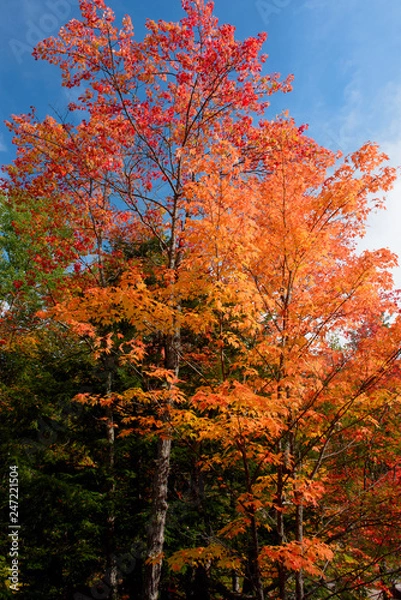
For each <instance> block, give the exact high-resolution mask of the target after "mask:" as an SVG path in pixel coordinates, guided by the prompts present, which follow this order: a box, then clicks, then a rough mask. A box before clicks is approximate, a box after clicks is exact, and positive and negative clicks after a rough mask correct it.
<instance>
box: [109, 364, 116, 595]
mask: <svg viewBox="0 0 401 600" xmlns="http://www.w3.org/2000/svg"><path fill="white" fill-rule="evenodd" d="M111 391H112V371H111V368H110V370H109V371H108V373H107V390H106V392H107V394H110V393H111ZM107 442H108V473H107V478H108V490H107V496H108V512H107V557H106V560H107V584H108V586H109V587H110V593H109V598H110V600H118V598H119V594H118V568H117V562H116V556H115V550H116V548H115V520H116V516H115V493H116V482H115V477H114V461H115V447H114V446H115V434H114V416H113V409H112V408H111V407H109V408H108V409H107Z"/></svg>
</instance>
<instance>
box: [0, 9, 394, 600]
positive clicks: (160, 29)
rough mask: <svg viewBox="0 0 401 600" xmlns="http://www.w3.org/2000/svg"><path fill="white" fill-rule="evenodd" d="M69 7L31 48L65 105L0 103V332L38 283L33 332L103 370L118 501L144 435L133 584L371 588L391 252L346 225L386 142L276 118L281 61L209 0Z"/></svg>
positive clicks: (98, 400)
mask: <svg viewBox="0 0 401 600" xmlns="http://www.w3.org/2000/svg"><path fill="white" fill-rule="evenodd" d="M80 6H81V13H82V17H81V19H80V20H72V21H70V22H69V23H68V24H66V25H65V26H64V27H63V28H62V29H61V31H60V33H59V35H58V37H57V38H49V39H47V40H44V41H43V42H41V43H39V44H38V46H37V47H36V49H35V57H36V58H38V59H44V60H47V61H49V62H50V63H52V64H54V65H56V66H58V67H59V68H60V70H61V73H62V82H63V85H64V86H66V87H68V88H77V89H78V91H79V97H78V99H77V100H76V101H75V102H73V103H71V104H70V106H69V111H70V116H71V119H70V120H66V121H65V122H64V121H62V120H60V119H58V118H57V119H56V118H54V117H50V116H47V117H46V118H45V119H43V120H40V119H39V118H37V116H36V115H35V112H34V111H32V112H31V113H29V114H27V115H20V116H13V118H12V120H11V121H10V122H9V127H10V129H11V130H12V131H13V133H14V136H15V137H14V142H15V144H16V146H17V157H16V159H15V161H14V163H13V164H12V165H10V166H8V167H7V168H6V177H5V179H4V183H3V186H4V191H5V194H6V200H5V207H6V210H8V211H9V214H11V213H12V215H13V220H12V231H13V235H16V236H17V237H18V240H19V243H20V244H23V246H24V248H25V250H24V252H25V255H26V264H25V266H24V268H23V277H24V280H22V279H20V277H22V276H21V275H19V279H18V280H16V281H14V286H13V289H11V291H10V292H9V293H10V294H11V296H12V297H13V302H12V303H10V306H12V307H14V306H15V309H10V310H9V311H8V314H7V315H5V317H4V319H3V323H2V327H3V328H4V332H5V333H4V335H5V339H8V340H9V341H10V347H11V346H12V341H11V337H10V335H11V334H10V331H16V330H17V329H18V319H21V311H22V310H23V309H24V307H25V308H26V306H28V304H29V302H27V299H29V293H31V292H29V290H32V289H34V290H35V294H36V296H35V301H33V300H32V302H31V304H30V306H31V312H30V327H29V328H28V329H29V336H34V335H35V333H34V332H35V331H36V330H38V331H42V330H41V327H42V326H43V324H47V326H48V327H50V328H52V330H53V331H54V332H57V331H60V332H61V331H62V332H63V335H66V332H68V336H70V337H71V340H74V343H76V344H78V345H80V344H81V345H83V346H84V347H85V348H86V353H87V357H88V360H90V361H91V363H92V364H97V365H99V366H100V368H101V369H102V370H103V371H104V372H105V373H107V377H106V379H107V382H106V384H105V385H103V387H100V388H99V389H97V390H94V391H91V392H82V393H80V394H78V395H75V396H74V397H71V398H70V401H71V403H80V404H82V405H83V406H84V407H85V409H86V410H88V411H93V414H95V415H96V418H98V419H102V420H103V422H104V423H105V425H106V434H105V435H106V437H107V442H108V444H109V448H110V453H109V455H108V461H109V462H108V468H109V471H108V477H109V483H110V481H111V482H112V483H111V484H110V485H109V487H108V489H107V494H108V496H107V498H108V499H109V500H110V505H111V506H112V505H113V502H114V501H115V500H114V499H115V494H116V493H118V485H119V483H118V482H119V481H120V480H121V479H124V474H123V473H122V472H120V471H119V468H120V465H119V462H118V458H116V456H117V455H115V453H114V449H115V448H118V444H119V443H120V442H121V443H123V441H125V440H126V439H133V440H135V443H139V442H137V440H138V439H139V438H140V439H141V440H143V439H145V440H147V441H148V443H149V444H150V446H151V448H152V456H151V457H148V464H147V465H146V468H144V467H143V464H142V462H141V461H142V458H141V460H139V450H138V449H136V450H135V448H136V446H135V445H134V446H133V450H131V451H132V453H133V455H132V465H131V468H132V471H133V473H135V476H138V477H143V476H145V477H146V474H148V473H149V472H151V474H152V477H153V479H154V482H153V488H152V489H151V487H150V486H149V487H148V488H147V494H148V495H147V497H146V510H147V511H148V513H147V514H148V524H147V525H148V527H147V530H146V528H145V527H143V531H142V532H141V534H142V537H143V539H146V536H147V548H146V560H145V561H144V563H145V564H144V566H143V569H144V572H145V580H144V581H145V583H144V596H143V597H144V598H145V599H146V600H155V599H156V598H157V594H158V590H159V589H164V588H163V586H164V585H170V586H171V585H173V586H175V588H176V589H177V590H179V591H178V592H177V593H178V594H181V595H177V596H176V597H177V598H181V597H184V596H183V593H184V591H183V590H184V588H185V585H186V584H185V585H184V583H183V582H184V581H185V576H184V575H183V573H185V572H186V573H187V574H188V573H190V574H192V575H191V577H192V582H193V586H194V589H197V590H198V593H201V594H203V595H202V596H196V597H199V598H200V597H202V598H205V599H206V598H239V599H241V598H255V599H257V600H263V598H280V599H282V600H285V599H287V598H288V599H289V598H296V600H303V599H304V598H326V597H327V598H329V597H332V596H335V597H342V598H348V597H349V598H359V597H361V596H359V595H358V594H359V593H361V594H362V593H364V592H363V591H362V592H360V590H366V589H367V588H369V587H372V586H373V587H374V585H379V586H382V587H383V588H385V587H386V586H387V585H390V582H391V581H390V580H391V578H393V579H394V578H395V577H396V573H397V570H399V569H400V568H401V564H400V559H399V555H400V549H401V542H400V540H401V501H400V496H399V493H398V491H397V490H399V486H400V477H401V470H400V469H401V467H400V424H401V410H400V396H399V393H400V371H399V358H400V357H399V354H400V339H401V331H400V321H399V301H398V296H397V293H396V292H395V291H394V290H393V282H392V277H391V268H392V267H394V266H395V265H396V263H397V258H396V257H395V256H394V255H393V254H392V253H391V252H390V251H389V250H386V249H380V250H376V251H364V252H361V251H359V250H358V240H359V239H360V238H361V237H363V235H364V233H365V227H366V221H367V218H368V216H369V214H370V212H371V211H372V210H375V209H381V208H383V207H384V195H385V193H386V192H388V191H389V190H390V189H391V186H392V184H393V183H394V180H395V171H394V169H392V168H391V167H389V166H388V157H387V156H386V155H385V154H383V153H382V152H381V151H380V149H379V148H378V147H377V146H376V145H375V144H374V143H371V142H368V143H366V144H365V145H364V146H362V148H360V149H359V150H357V151H356V152H354V153H352V154H351V155H349V156H347V157H342V156H341V154H340V153H338V154H334V153H333V152H331V151H329V150H327V149H326V148H323V147H321V146H319V144H317V143H316V142H315V141H314V140H312V139H311V138H310V137H308V136H307V133H306V129H307V128H306V127H305V126H301V127H299V126H297V125H296V123H295V122H294V121H293V120H292V119H291V118H290V117H289V116H288V115H287V114H283V115H281V116H280V117H277V118H274V119H273V118H270V116H269V112H268V105H269V103H268V98H269V96H270V95H271V94H273V93H276V92H287V91H289V90H290V84H291V78H288V79H285V80H282V79H280V77H279V75H276V74H274V75H266V74H265V73H264V66H263V65H264V63H265V60H266V57H265V56H264V55H261V54H260V52H261V49H262V45H263V43H264V41H265V37H266V36H265V35H260V36H258V37H257V38H250V39H248V40H245V41H244V42H239V41H237V40H236V39H235V36H234V34H235V31H234V27H232V26H230V25H219V24H218V22H217V19H216V18H215V16H214V15H213V6H212V4H211V3H208V4H203V3H202V2H201V1H197V0H196V1H195V0H193V1H187V0H185V1H183V9H184V11H185V17H184V18H183V19H182V20H181V21H180V22H179V23H166V22H162V21H161V22H158V23H156V22H154V21H148V22H147V25H146V26H147V34H146V36H145V37H144V39H143V40H141V41H136V39H135V37H134V33H133V27H132V23H131V20H130V19H129V17H125V18H124V20H123V23H122V27H121V29H118V28H117V27H116V26H115V24H114V20H115V19H114V15H113V12H112V11H111V9H109V8H107V7H106V5H105V4H104V2H103V0H81V2H80ZM72 117H74V118H72ZM73 123H75V124H73ZM18 307H19V308H18ZM32 307H33V308H32ZM17 309H18V310H17ZM41 324H42V325H41ZM20 334H21V336H22V337H21V339H23V336H24V335H27V330H26V327H25V328H20ZM7 336H8V337H7ZM29 339H31V337H30V338H29ZM122 373H131V374H135V377H136V380H135V382H133V381H132V377H131V379H130V378H129V377H128V376H125V379H124V377H123V375H122ZM124 382H125V383H124ZM140 443H143V442H140ZM138 447H139V446H138ZM141 448H142V446H141ZM141 451H142V450H141ZM155 459H156V460H155ZM179 471H181V473H179ZM186 472H187V473H189V475H188V477H189V479H190V480H191V484H190V485H189V486H186V485H184V484H183V477H184V475H183V473H186ZM169 473H171V475H170V478H169ZM132 481H134V479H132ZM121 485H123V484H121ZM168 503H170V504H172V505H173V508H174V511H175V513H177V514H179V515H181V517H180V518H182V520H183V521H184V523H185V527H187V529H188V531H190V535H188V538H187V540H186V539H185V536H184V535H183V534H182V531H180V529H181V528H180V527H177V526H176V525H175V524H174V521H172V522H171V523H170V521H169V512H168V511H167V507H168ZM191 511H192V512H195V513H196V515H197V520H196V521H197V522H194V521H193V520H191V518H190V516H189V515H190V513H191ZM131 516H132V518H133V520H135V515H131ZM107 519H108V524H109V529H108V531H109V534H110V539H111V538H113V539H114V537H115V538H116V542H115V543H116V544H117V545H118V534H117V533H116V531H115V529H114V522H115V515H114V514H112V512H109V513H108V517H107ZM186 519H187V523H186V522H185V520H186ZM117 521H118V519H117ZM166 528H167V529H169V542H168V544H167V547H166V545H165V537H166V536H165V530H166ZM99 552H100V550H99ZM106 552H107V551H106ZM163 557H165V558H166V559H167V560H166V561H164V562H163V561H162V559H163ZM108 560H109V561H111V562H110V564H109V563H107V564H108V566H109V567H110V569H111V572H112V569H113V560H112V552H111V550H110V552H109V557H108ZM162 564H163V570H162ZM180 586H181V587H180ZM119 590H120V592H119ZM121 590H123V585H122V583H121V582H119V581H118V579H115V581H112V584H111V592H110V593H111V594H113V595H112V597H113V598H118V597H122V596H119V593H123V592H122V591H121ZM199 590H200V591H199ZM138 593H139V592H138ZM347 594H350V595H349V596H348V595H347ZM133 597H137V596H133ZM138 597H139V596H138ZM141 597H142V596H141ZM191 597H192V596H191Z"/></svg>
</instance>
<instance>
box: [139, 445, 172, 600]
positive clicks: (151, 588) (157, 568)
mask: <svg viewBox="0 0 401 600" xmlns="http://www.w3.org/2000/svg"><path fill="white" fill-rule="evenodd" d="M170 455H171V438H168V439H165V438H161V439H159V442H158V448H157V462H156V474H155V479H154V484H153V507H152V515H151V520H150V524H149V530H148V541H147V548H148V551H147V563H146V565H145V582H144V588H145V589H144V596H145V600H157V598H158V594H159V583H160V576H161V569H162V553H163V544H164V531H165V527H166V517H167V509H168V504H167V492H168V475H169V470H170Z"/></svg>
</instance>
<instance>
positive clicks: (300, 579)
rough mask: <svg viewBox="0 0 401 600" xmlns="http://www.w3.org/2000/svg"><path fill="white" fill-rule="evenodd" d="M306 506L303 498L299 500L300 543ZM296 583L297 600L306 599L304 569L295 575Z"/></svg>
mask: <svg viewBox="0 0 401 600" xmlns="http://www.w3.org/2000/svg"><path fill="white" fill-rule="evenodd" d="M303 521H304V507H303V505H302V500H301V499H299V500H298V504H297V507H296V540H297V542H299V543H300V544H302V541H303V536H304V534H303V527H304V522H303ZM295 585H296V600H304V597H305V593H304V574H303V571H302V569H300V570H299V571H297V573H296V576H295Z"/></svg>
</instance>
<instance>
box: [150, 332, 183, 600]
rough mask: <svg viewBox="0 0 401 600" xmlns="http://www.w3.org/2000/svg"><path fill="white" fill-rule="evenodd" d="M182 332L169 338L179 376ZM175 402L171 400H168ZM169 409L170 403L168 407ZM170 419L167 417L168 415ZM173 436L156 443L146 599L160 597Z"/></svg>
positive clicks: (169, 354) (169, 357)
mask: <svg viewBox="0 0 401 600" xmlns="http://www.w3.org/2000/svg"><path fill="white" fill-rule="evenodd" d="M179 344H180V333H179V330H178V329H177V330H176V331H175V333H174V334H173V335H172V336H168V338H167V341H166V361H165V364H166V368H167V369H170V370H173V371H174V372H175V373H176V374H177V375H178V362H179V361H178V357H179ZM169 403H170V404H171V403H172V400H170V401H169ZM166 410H168V406H167V407H166ZM165 418H167V417H165ZM171 446H172V443H171V438H170V437H161V438H160V439H159V441H158V446H157V459H156V469H155V476H154V482H153V498H152V513H151V518H150V523H149V529H148V539H147V562H146V565H145V577H144V600H157V598H158V595H159V584H160V576H161V570H162V558H163V545H164V532H165V528H166V518H167V510H168V503H167V495H168V477H169V471H170V457H171Z"/></svg>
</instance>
